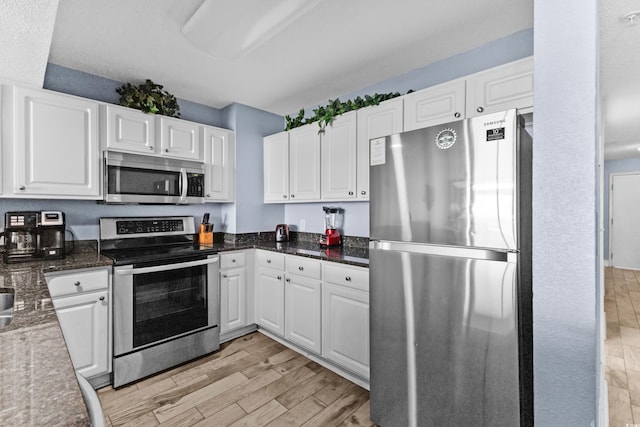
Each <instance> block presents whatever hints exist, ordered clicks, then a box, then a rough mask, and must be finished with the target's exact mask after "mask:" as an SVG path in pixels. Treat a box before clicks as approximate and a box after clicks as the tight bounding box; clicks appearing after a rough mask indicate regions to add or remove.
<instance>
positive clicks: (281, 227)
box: [276, 224, 289, 242]
mask: <svg viewBox="0 0 640 427" xmlns="http://www.w3.org/2000/svg"><path fill="white" fill-rule="evenodd" d="M288 241H289V226H288V225H287V224H278V225H276V242H288Z"/></svg>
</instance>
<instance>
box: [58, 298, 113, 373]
mask: <svg viewBox="0 0 640 427" xmlns="http://www.w3.org/2000/svg"><path fill="white" fill-rule="evenodd" d="M53 305H54V307H55V308H56V314H57V315H58V320H59V322H60V327H61V328H62V334H63V335H64V340H65V341H66V343H67V348H68V349H69V354H70V355H71V361H72V362H73V366H74V367H75V368H76V370H77V371H78V373H80V374H81V375H82V376H84V377H86V378H90V377H92V376H94V375H98V374H103V373H105V372H108V369H109V368H108V360H109V335H108V330H109V329H108V325H109V302H108V292H107V291H106V290H105V291H101V292H91V293H86V294H81V295H73V296H69V297H63V298H54V299H53Z"/></svg>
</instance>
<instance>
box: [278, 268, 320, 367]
mask: <svg viewBox="0 0 640 427" xmlns="http://www.w3.org/2000/svg"><path fill="white" fill-rule="evenodd" d="M285 280H286V283H285V288H284V324H285V327H284V337H285V338H286V339H288V340H290V341H291V342H293V343H296V344H298V345H300V346H302V347H304V348H306V349H308V350H311V351H313V352H315V353H318V354H320V352H321V351H322V324H321V317H320V316H321V310H320V307H321V299H322V291H321V290H322V283H321V282H320V280H318V279H309V278H306V277H302V276H298V275H293V274H290V275H287V278H286V279H285Z"/></svg>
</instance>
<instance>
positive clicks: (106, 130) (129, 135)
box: [101, 105, 159, 154]
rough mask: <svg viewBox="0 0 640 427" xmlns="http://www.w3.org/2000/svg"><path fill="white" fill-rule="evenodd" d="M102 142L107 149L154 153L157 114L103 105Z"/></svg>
mask: <svg viewBox="0 0 640 427" xmlns="http://www.w3.org/2000/svg"><path fill="white" fill-rule="evenodd" d="M101 112H102V124H101V131H102V138H103V141H102V144H103V147H104V148H105V149H109V150H123V151H130V152H134V153H144V154H154V153H156V151H157V149H159V147H156V146H155V116H153V115H151V114H145V113H143V112H142V111H138V110H133V109H131V108H124V107H118V106H115V105H103V106H101Z"/></svg>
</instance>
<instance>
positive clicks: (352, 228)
mask: <svg viewBox="0 0 640 427" xmlns="http://www.w3.org/2000/svg"><path fill="white" fill-rule="evenodd" d="M531 55H533V29H529V30H523V31H519V32H517V33H515V34H512V35H510V36H508V37H504V38H501V39H498V40H495V41H493V42H491V43H487V44H485V45H483V46H480V47H478V48H476V49H472V50H470V51H467V52H463V53H460V54H458V55H455V56H452V57H450V58H447V59H443V60H442V61H438V62H434V63H433V64H430V65H427V66H426V67H422V68H419V69H417V70H413V71H411V72H409V73H406V74H403V75H400V76H397V77H394V78H391V79H388V80H385V81H383V82H380V83H378V84H375V85H372V86H368V87H365V88H363V89H361V90H358V91H355V92H351V93H348V94H345V95H344V96H340V97H339V98H340V99H342V100H347V99H353V98H355V97H356V96H364V95H367V94H369V95H371V94H374V93H376V92H377V93H387V92H396V91H397V92H400V93H405V92H407V91H408V90H409V89H414V90H419V89H424V88H427V87H430V86H433V85H437V84H440V83H443V82H446V81H449V80H452V79H456V78H459V77H464V76H467V75H469V74H473V73H477V72H479V71H483V70H486V69H488V68H492V67H496V66H498V65H502V64H506V63H507V62H512V61H516V60H518V59H522V58H526V57H528V56H531ZM314 108H316V106H312V107H307V108H305V110H306V114H307V115H309V114H311V113H312V110H313V109H314ZM295 114H297V112H296V113H294V114H293V115H295ZM325 204H326V203H325ZM331 205H334V206H340V207H342V208H343V209H344V210H345V215H344V233H345V234H346V235H350V236H364V237H368V236H369V203H368V202H348V203H331ZM322 206H323V204H288V205H285V222H286V223H287V224H289V225H290V226H291V227H292V229H296V227H298V226H299V224H300V220H304V221H305V222H306V231H308V232H312V233H320V232H322V231H323V230H324V227H323V225H322V224H323V222H322V221H323V218H324V213H323V212H322Z"/></svg>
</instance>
